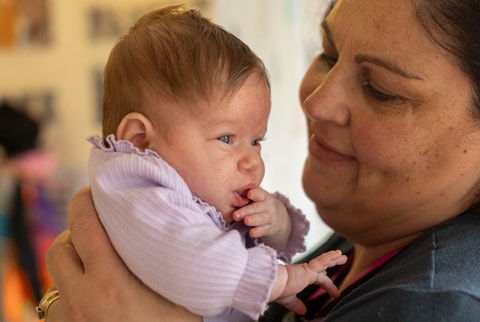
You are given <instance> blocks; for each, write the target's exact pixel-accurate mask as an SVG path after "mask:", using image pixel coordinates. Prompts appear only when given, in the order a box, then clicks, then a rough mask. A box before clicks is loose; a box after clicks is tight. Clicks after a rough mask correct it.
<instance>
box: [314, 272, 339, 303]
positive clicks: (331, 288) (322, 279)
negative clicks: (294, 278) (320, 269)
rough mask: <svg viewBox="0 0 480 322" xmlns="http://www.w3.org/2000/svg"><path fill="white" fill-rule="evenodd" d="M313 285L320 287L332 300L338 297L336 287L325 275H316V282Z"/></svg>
mask: <svg viewBox="0 0 480 322" xmlns="http://www.w3.org/2000/svg"><path fill="white" fill-rule="evenodd" d="M314 284H316V285H319V286H320V287H322V288H323V289H324V290H325V291H326V292H327V293H328V294H329V295H330V296H331V297H333V298H336V297H338V296H340V292H339V291H338V288H337V286H336V285H335V284H334V283H333V282H332V280H331V279H330V278H329V277H328V276H327V274H325V273H318V274H317V280H316V281H315V283H314Z"/></svg>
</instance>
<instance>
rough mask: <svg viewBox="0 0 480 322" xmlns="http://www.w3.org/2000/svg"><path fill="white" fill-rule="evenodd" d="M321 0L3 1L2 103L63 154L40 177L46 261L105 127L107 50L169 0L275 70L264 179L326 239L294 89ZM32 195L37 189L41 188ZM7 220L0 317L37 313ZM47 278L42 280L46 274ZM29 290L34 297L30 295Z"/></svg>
mask: <svg viewBox="0 0 480 322" xmlns="http://www.w3.org/2000/svg"><path fill="white" fill-rule="evenodd" d="M323 2H324V1H322V0H261V1H259V0H242V1H235V0H184V1H181V2H176V1H162V0H157V1H152V0H135V1H130V0H69V1H65V0H0V102H8V103H9V104H10V105H12V106H14V107H15V108H16V109H18V110H22V111H23V112H25V114H27V115H29V116H31V117H32V118H33V119H34V120H35V121H37V122H38V123H39V124H40V131H39V139H38V148H41V149H43V150H47V151H49V153H51V155H54V156H55V160H56V161H55V169H54V171H53V172H52V173H51V178H49V179H52V180H48V181H49V182H50V183H48V184H45V180H42V182H41V183H42V185H43V186H44V187H45V186H46V188H45V189H44V188H42V189H44V190H45V191H48V193H46V194H45V195H46V196H47V197H48V198H46V199H45V200H47V201H48V202H50V203H51V205H50V206H51V208H49V209H53V210H52V211H54V212H55V213H54V214H53V215H52V216H54V218H55V221H56V224H55V227H54V229H51V230H50V231H49V232H48V234H47V237H45V236H44V237H45V238H44V239H43V242H42V243H43V244H42V245H43V246H42V247H39V246H38V243H39V242H38V236H37V237H35V238H36V239H35V238H33V237H28V238H30V243H31V244H32V245H31V248H32V249H33V251H35V252H36V254H37V255H36V256H37V257H38V258H37V262H36V265H37V266H42V265H44V264H43V263H42V257H43V255H44V250H45V248H46V247H47V245H48V243H49V242H50V241H51V238H53V236H54V235H55V233H56V232H57V231H58V230H59V229H60V228H61V225H62V224H64V219H65V209H66V203H67V201H68V198H70V196H71V195H72V194H73V193H74V192H75V191H76V190H77V189H78V188H79V187H81V186H83V185H85V184H87V179H86V163H87V159H88V155H89V149H90V146H89V144H88V143H87V142H86V140H85V139H86V137H87V136H89V135H92V134H100V133H101V124H100V121H101V120H100V110H101V81H102V70H103V66H104V64H105V62H106V59H107V57H108V54H109V52H110V49H111V48H112V46H113V44H114V43H115V41H116V39H117V38H118V36H119V35H120V33H121V32H123V31H125V30H126V29H127V28H128V26H130V25H131V23H132V22H133V21H134V20H136V18H137V17H138V16H139V15H140V14H141V13H142V12H144V11H146V10H149V9H151V8H154V7H156V6H159V5H165V4H172V3H184V4H188V5H190V6H193V7H198V8H200V10H201V11H202V13H203V14H204V15H206V16H208V17H211V18H212V20H213V21H214V22H217V23H219V24H221V25H223V26H224V27H225V28H226V29H227V30H229V31H231V32H233V33H235V34H236V35H237V36H239V37H240V38H241V39H243V40H244V41H245V42H246V43H247V44H249V45H250V46H251V47H252V49H253V50H254V51H255V52H256V53H257V54H258V55H259V56H260V57H261V58H262V59H263V60H264V62H265V64H266V65H267V68H268V69H269V71H270V75H271V82H272V103H273V106H272V115H271V119H270V124H269V130H268V133H267V141H266V142H265V143H264V145H263V146H264V148H263V155H264V158H265V161H266V177H265V181H264V187H265V188H266V189H268V190H271V191H275V190H278V191H282V192H283V193H285V194H286V195H287V196H289V197H290V199H291V200H292V202H293V203H294V204H295V205H296V206H298V207H300V208H302V209H303V210H304V212H305V213H306V214H307V216H308V217H309V219H310V221H311V222H312V229H311V232H310V234H309V236H308V247H309V248H311V247H313V246H314V245H315V244H317V243H319V242H320V241H321V240H322V239H323V237H324V236H326V234H327V232H328V229H327V228H326V227H325V226H324V225H323V223H322V222H321V221H320V220H319V219H318V217H317V215H316V213H315V210H314V208H313V206H312V204H311V203H310V201H308V200H307V198H306V197H305V196H304V193H303V190H302V188H301V182H300V175H301V168H302V165H303V160H304V158H305V154H306V152H305V151H306V137H305V125H304V119H303V116H302V113H301V108H300V104H299V102H298V98H297V92H298V86H299V84H300V80H301V78H302V75H303V73H304V71H305V70H306V68H307V67H308V64H309V61H310V59H311V57H312V55H313V54H314V53H315V52H317V51H318V49H319V45H320V44H319V35H318V32H319V25H318V23H319V19H320V18H319V17H320V16H321V13H322V12H323V10H324V7H325V5H324V3H323ZM0 117H1V116H0ZM7 159H8V155H7V153H6V151H3V152H2V151H1V148H0V160H3V162H2V161H0V215H2V216H3V218H4V219H5V218H8V216H11V215H9V212H8V211H9V210H8V209H10V208H11V207H10V208H9V206H8V205H9V204H11V201H12V199H13V196H14V195H15V191H16V190H15V188H16V186H15V182H16V178H15V177H14V176H13V175H12V173H11V171H9V170H8V164H7V162H5V160H7ZM12 178H13V179H12ZM52 182H53V183H52ZM21 186H22V187H23V183H22V185H21ZM23 188H25V187H23ZM36 189H37V188H36ZM38 189H40V188H38ZM24 190H25V189H24ZM19 191H20V190H19ZM22 191H23V190H22ZM35 191H36V190H35ZM23 195H25V194H23ZM33 195H35V196H37V197H38V195H39V193H38V191H36V192H35V193H34V194H33ZM24 199H25V200H24V203H25V204H26V206H28V207H39V203H40V201H39V199H38V198H37V199H35V198H34V201H33V202H32V197H30V199H28V198H24ZM28 207H27V208H28ZM25 216H26V221H27V224H26V225H27V226H26V228H25V227H24V228H25V231H24V233H25V234H32V232H31V230H32V227H29V226H28V224H30V225H32V223H31V222H35V220H33V219H32V218H31V217H32V216H38V215H36V214H35V211H27V214H26V215H25ZM29 216H30V217H29ZM0 218H1V217H0ZM62 220H63V221H62ZM4 221H5V220H4ZM5 225H6V224H4V225H3V231H4V232H3V233H2V236H3V239H2V240H4V242H3V244H2V251H1V252H0V259H3V261H2V270H1V273H2V284H1V285H2V294H3V295H2V298H1V301H2V303H3V304H2V311H1V312H3V313H0V322H1V321H8V322H17V321H18V322H23V321H36V319H35V316H34V304H32V303H31V302H33V303H36V299H35V294H34V293H35V292H32V291H31V290H23V289H20V290H19V288H23V287H25V286H24V283H27V284H28V278H26V277H25V276H24V275H25V273H22V272H20V273H19V272H18V269H16V273H14V274H13V275H12V274H11V273H9V272H10V271H11V268H12V267H14V266H15V260H16V259H15V256H17V257H19V256H18V254H16V255H15V254H14V252H13V255H12V251H11V248H12V247H11V245H10V244H12V242H11V241H9V234H8V232H6V230H7V228H6V227H7V226H5ZM0 228H2V227H1V224H0ZM25 236H27V235H25ZM25 238H27V237H25ZM5 258H8V260H7V259H5ZM12 258H13V259H12ZM12 265H13V266H12ZM42 269H43V268H42V267H39V268H37V270H42ZM14 271H15V269H14ZM9 274H10V275H9ZM40 279H42V278H40ZM12 281H13V282H12ZM25 281H27V282H25ZM22 283H23V284H22ZM40 283H43V284H42V285H41V287H42V288H44V287H46V286H45V285H46V284H48V279H47V280H46V281H41V282H40ZM7 287H9V289H6V288H7ZM29 297H30V298H33V300H31V302H29V300H28V298H29ZM25 298H27V299H26V300H25Z"/></svg>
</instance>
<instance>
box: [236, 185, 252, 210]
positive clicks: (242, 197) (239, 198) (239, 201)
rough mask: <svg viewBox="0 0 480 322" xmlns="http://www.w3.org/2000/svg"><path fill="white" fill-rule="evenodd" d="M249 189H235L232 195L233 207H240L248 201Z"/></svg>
mask: <svg viewBox="0 0 480 322" xmlns="http://www.w3.org/2000/svg"><path fill="white" fill-rule="evenodd" d="M248 190H250V189H245V190H241V191H235V193H234V195H235V196H236V198H235V199H236V200H235V205H234V207H235V208H242V207H244V206H246V205H248V204H249V203H250V199H248V198H247V193H248Z"/></svg>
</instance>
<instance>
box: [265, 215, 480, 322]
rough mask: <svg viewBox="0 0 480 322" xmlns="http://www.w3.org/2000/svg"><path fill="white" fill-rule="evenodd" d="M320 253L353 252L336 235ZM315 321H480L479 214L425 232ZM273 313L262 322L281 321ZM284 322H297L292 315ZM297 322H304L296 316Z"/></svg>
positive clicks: (315, 310) (347, 244)
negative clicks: (332, 250) (331, 251)
mask: <svg viewBox="0 0 480 322" xmlns="http://www.w3.org/2000/svg"><path fill="white" fill-rule="evenodd" d="M327 244H328V245H326V246H324V247H321V248H320V249H319V250H318V251H319V252H324V251H325V250H327V249H328V248H330V247H331V248H342V249H343V250H344V251H348V249H351V244H349V243H348V241H345V240H344V239H342V238H341V237H340V236H337V235H334V236H333V237H332V238H331V239H330V240H329V241H328V243H327ZM315 305H316V306H314V307H310V312H315V313H317V315H316V316H315V317H314V318H313V320H312V321H322V322H333V321H335V322H337V321H342V322H346V321H348V322H351V321H353V322H362V321H365V322H367V321H368V322H372V321H388V322H391V321H402V322H403V321H404V322H411V321H435V322H438V321H448V322H454V321H462V322H469V321H472V322H473V321H475V322H478V321H480V214H478V213H474V212H466V213H464V214H462V215H460V216H458V217H456V218H454V219H452V220H450V221H448V222H445V223H443V224H440V225H438V226H437V227H434V228H432V229H430V230H429V231H427V232H425V233H424V234H423V235H422V236H421V237H420V238H418V239H417V240H416V241H414V242H413V243H412V244H411V245H409V246H408V247H407V248H405V249H404V250H402V251H401V252H400V253H398V254H397V255H396V256H395V257H393V258H392V259H391V260H390V261H388V262H387V263H385V264H384V265H383V266H381V267H380V268H379V269H377V270H375V271H374V272H373V273H372V274H370V275H369V276H367V277H366V278H363V279H362V280H360V281H359V282H358V283H355V284H354V285H353V287H351V288H349V289H347V290H346V291H345V292H343V293H342V295H341V297H340V298H339V299H337V300H336V301H335V302H334V305H333V306H331V307H330V308H329V309H328V310H327V311H324V312H319V311H320V309H319V307H320V306H322V305H321V303H320V304H318V303H317V304H315ZM277 314H280V313H278V312H275V309H274V308H272V311H271V312H267V314H266V315H265V318H264V319H263V320H262V321H280V320H281V317H279V315H277ZM289 316H290V317H289V318H284V320H283V321H295V318H293V317H292V314H290V315H289ZM297 321H303V320H302V319H299V318H298V317H297Z"/></svg>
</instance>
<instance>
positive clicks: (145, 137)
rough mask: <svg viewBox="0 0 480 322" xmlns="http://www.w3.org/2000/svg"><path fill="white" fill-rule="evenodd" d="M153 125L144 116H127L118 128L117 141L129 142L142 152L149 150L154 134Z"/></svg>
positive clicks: (135, 113) (139, 114)
mask: <svg viewBox="0 0 480 322" xmlns="http://www.w3.org/2000/svg"><path fill="white" fill-rule="evenodd" d="M153 131H154V129H153V124H152V122H150V120H149V119H148V118H147V117H146V116H145V115H143V114H141V113H137V112H133V113H129V114H127V115H125V117H124V118H123V119H122V121H121V122H120V125H119V126H118V128H117V134H116V138H117V140H127V141H130V142H132V143H133V145H134V146H136V147H137V148H139V149H141V150H145V149H146V148H148V146H149V144H150V141H149V140H150V139H149V138H150V137H151V135H152V134H153Z"/></svg>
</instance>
